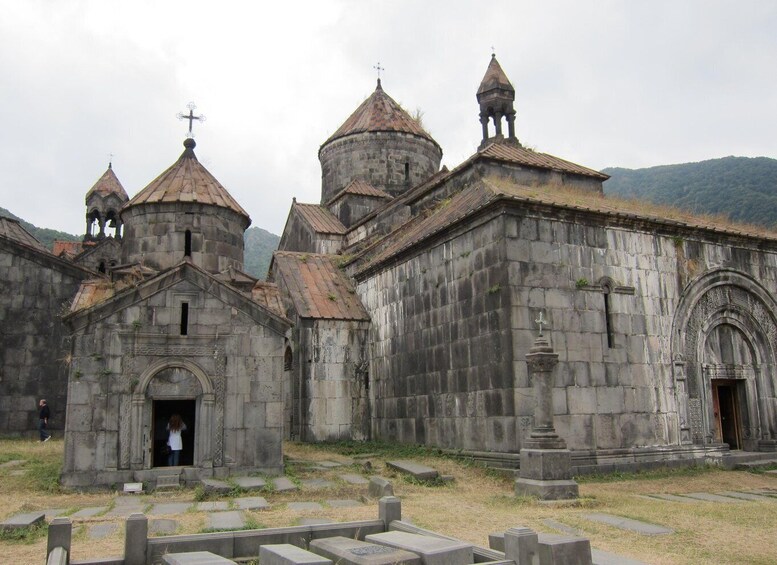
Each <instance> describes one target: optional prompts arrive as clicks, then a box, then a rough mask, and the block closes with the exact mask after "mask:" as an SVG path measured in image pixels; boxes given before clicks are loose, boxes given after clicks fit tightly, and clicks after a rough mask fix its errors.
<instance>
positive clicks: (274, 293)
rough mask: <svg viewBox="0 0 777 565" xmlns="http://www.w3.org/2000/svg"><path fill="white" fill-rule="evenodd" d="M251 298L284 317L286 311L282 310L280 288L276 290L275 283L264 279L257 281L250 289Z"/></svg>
mask: <svg viewBox="0 0 777 565" xmlns="http://www.w3.org/2000/svg"><path fill="white" fill-rule="evenodd" d="M251 298H253V300H254V302H257V303H259V304H261V305H262V306H264V307H265V308H267V309H268V310H269V311H270V312H274V313H275V314H277V315H278V316H280V317H282V318H285V317H286V312H284V309H283V301H282V300H281V293H280V290H278V286H277V285H275V284H273V283H268V282H264V281H257V283H256V284H255V285H254V288H253V289H251Z"/></svg>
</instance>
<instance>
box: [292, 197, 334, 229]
mask: <svg viewBox="0 0 777 565" xmlns="http://www.w3.org/2000/svg"><path fill="white" fill-rule="evenodd" d="M292 206H293V207H294V208H296V209H297V211H298V212H299V214H300V216H302V217H303V218H304V219H305V221H307V222H308V224H310V227H312V228H313V229H314V230H315V231H316V232H317V233H331V234H336V235H342V234H344V233H345V232H346V231H347V230H346V228H345V226H344V225H343V223H342V222H341V221H340V220H339V219H338V218H337V216H335V215H334V214H332V212H330V211H329V210H328V209H327V208H324V207H323V206H320V205H318V204H299V203H298V202H295V203H294V204H292Z"/></svg>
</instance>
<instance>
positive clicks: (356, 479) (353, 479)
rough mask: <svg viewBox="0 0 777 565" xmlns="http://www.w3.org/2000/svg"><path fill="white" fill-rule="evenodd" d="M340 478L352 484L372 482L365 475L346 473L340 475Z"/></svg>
mask: <svg viewBox="0 0 777 565" xmlns="http://www.w3.org/2000/svg"><path fill="white" fill-rule="evenodd" d="M340 478H341V479H342V480H343V481H345V482H346V483H348V484H351V485H366V484H369V482H370V481H368V480H367V479H365V478H364V477H362V476H361V475H354V474H349V473H346V474H345V475H340Z"/></svg>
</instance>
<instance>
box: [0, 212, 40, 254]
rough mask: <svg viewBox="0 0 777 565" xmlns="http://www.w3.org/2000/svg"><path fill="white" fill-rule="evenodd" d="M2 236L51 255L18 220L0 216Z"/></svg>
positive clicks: (0, 234) (0, 233)
mask: <svg viewBox="0 0 777 565" xmlns="http://www.w3.org/2000/svg"><path fill="white" fill-rule="evenodd" d="M0 236H2V237H7V238H8V239H12V240H14V241H16V242H17V243H21V244H23V245H26V246H27V247H32V248H34V249H37V250H38V251H43V252H44V253H49V250H48V249H46V246H45V245H43V244H42V243H41V242H40V241H38V240H37V239H35V237H34V236H33V235H32V234H31V233H30V232H28V231H27V230H26V229H24V228H23V227H22V225H21V224H20V223H19V222H18V220H13V219H11V218H6V217H5V216H0Z"/></svg>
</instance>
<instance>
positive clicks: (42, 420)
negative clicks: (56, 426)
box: [38, 398, 51, 442]
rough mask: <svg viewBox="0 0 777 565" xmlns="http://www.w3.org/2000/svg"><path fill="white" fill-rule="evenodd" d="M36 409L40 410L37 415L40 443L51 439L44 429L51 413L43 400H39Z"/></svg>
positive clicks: (47, 424)
mask: <svg viewBox="0 0 777 565" xmlns="http://www.w3.org/2000/svg"><path fill="white" fill-rule="evenodd" d="M38 408H40V412H39V413H38V432H39V433H40V441H41V442H44V441H49V440H50V439H51V434H50V433H48V432H47V431H46V428H48V426H49V418H50V417H51V411H50V410H49V405H48V404H47V403H46V399H45V398H41V399H40V402H39V403H38Z"/></svg>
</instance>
